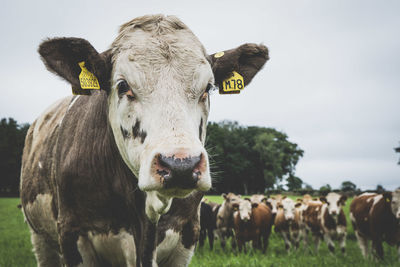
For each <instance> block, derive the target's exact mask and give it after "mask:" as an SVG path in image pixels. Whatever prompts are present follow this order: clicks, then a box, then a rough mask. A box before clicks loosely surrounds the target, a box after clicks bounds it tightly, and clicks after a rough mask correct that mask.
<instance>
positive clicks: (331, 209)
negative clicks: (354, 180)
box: [326, 192, 342, 217]
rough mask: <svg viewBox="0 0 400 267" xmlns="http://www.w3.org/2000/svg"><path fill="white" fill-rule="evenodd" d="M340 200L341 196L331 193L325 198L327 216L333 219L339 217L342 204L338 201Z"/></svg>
mask: <svg viewBox="0 0 400 267" xmlns="http://www.w3.org/2000/svg"><path fill="white" fill-rule="evenodd" d="M340 198H341V195H339V194H337V193H332V192H331V193H329V194H328V195H327V196H326V200H327V203H326V204H327V208H328V213H329V215H331V216H334V217H335V216H338V215H339V212H340V209H341V208H342V203H341V202H340V201H339V200H340Z"/></svg>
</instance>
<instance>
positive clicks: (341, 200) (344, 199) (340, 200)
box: [339, 196, 347, 206]
mask: <svg viewBox="0 0 400 267" xmlns="http://www.w3.org/2000/svg"><path fill="white" fill-rule="evenodd" d="M346 200H347V196H341V197H340V199H339V202H340V203H341V204H342V205H343V206H344V205H345V204H346Z"/></svg>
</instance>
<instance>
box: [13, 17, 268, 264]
mask: <svg viewBox="0 0 400 267" xmlns="http://www.w3.org/2000/svg"><path fill="white" fill-rule="evenodd" d="M38 52H39V54H40V56H41V58H42V60H43V62H44V63H45V65H46V67H47V69H48V70H49V71H50V72H52V73H54V74H56V75H57V76H59V77H61V78H63V79H64V80H66V81H67V82H68V83H69V84H70V85H71V88H72V91H73V92H74V94H77V95H75V96H70V97H66V98H64V99H62V100H59V101H58V102H56V103H55V104H53V105H52V106H51V107H49V108H48V109H47V110H46V111H45V112H44V113H43V114H42V115H40V117H39V118H38V119H37V120H35V122H34V123H33V124H32V125H31V127H30V128H29V130H28V133H27V136H26V140H25V147H24V151H23V158H22V169H21V185H20V192H21V201H22V210H23V213H24V217H25V220H26V222H27V224H28V226H29V229H30V232H31V240H32V244H33V248H34V254H35V257H36V260H37V263H38V266H61V265H65V266H77V265H83V266H104V265H112V266H156V265H159V266H186V265H188V264H189V262H190V259H191V257H192V255H193V251H194V247H195V244H196V242H197V241H198V236H199V230H200V220H199V215H200V214H199V213H200V202H201V199H202V197H203V195H204V192H206V191H207V190H208V189H209V188H210V187H211V177H210V172H209V161H208V155H207V152H206V150H205V149H204V141H205V136H206V126H207V118H208V113H209V107H210V97H209V94H210V92H211V91H212V90H214V89H215V88H218V87H221V85H222V83H223V81H224V80H226V79H228V78H229V77H231V76H232V75H233V71H235V72H237V73H239V74H240V75H241V76H242V77H243V81H244V86H247V85H248V84H249V83H250V82H251V80H252V79H253V77H254V76H255V74H256V73H257V72H258V71H259V70H260V69H261V68H262V67H263V65H264V64H265V62H266V61H267V60H268V49H267V48H266V47H265V46H264V45H257V44H244V45H241V46H239V47H238V48H235V49H231V50H226V51H222V52H219V53H216V54H211V55H208V54H207V53H206V50H205V49H204V47H203V46H202V44H201V43H200V41H199V40H198V39H197V37H196V36H195V35H194V34H193V33H192V32H191V31H190V29H189V28H188V27H187V26H186V25H185V24H184V23H183V22H182V21H180V20H179V19H178V18H177V17H175V16H164V15H147V16H143V17H139V18H135V19H133V20H131V21H129V22H127V23H125V24H124V25H122V26H121V28H120V30H119V33H118V36H117V38H116V39H115V40H114V41H113V42H112V44H111V46H110V49H108V50H106V51H104V52H103V53H98V52H97V51H96V50H95V48H94V47H93V46H92V45H91V44H90V43H89V42H88V41H86V40H84V39H81V38H53V39H47V40H45V41H43V42H42V43H41V44H40V46H39V49H38Z"/></svg>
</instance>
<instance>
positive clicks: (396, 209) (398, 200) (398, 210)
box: [390, 189, 400, 220]
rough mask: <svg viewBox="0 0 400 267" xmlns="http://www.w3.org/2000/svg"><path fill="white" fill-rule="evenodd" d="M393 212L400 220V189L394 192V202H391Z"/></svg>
mask: <svg viewBox="0 0 400 267" xmlns="http://www.w3.org/2000/svg"><path fill="white" fill-rule="evenodd" d="M390 207H391V208H392V213H393V215H394V216H395V217H396V219H398V220H400V189H397V190H396V191H394V192H393V193H392V202H391V203H390Z"/></svg>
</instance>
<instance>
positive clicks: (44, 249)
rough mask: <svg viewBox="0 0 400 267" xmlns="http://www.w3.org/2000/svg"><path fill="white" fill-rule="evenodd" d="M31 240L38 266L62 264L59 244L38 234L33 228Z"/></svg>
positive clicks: (45, 266)
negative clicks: (58, 248)
mask: <svg viewBox="0 0 400 267" xmlns="http://www.w3.org/2000/svg"><path fill="white" fill-rule="evenodd" d="M31 240H32V245H33V252H34V254H35V257H36V261H37V264H38V267H47V266H49V267H52V266H61V259H60V256H59V254H58V251H57V247H58V246H57V244H54V243H49V240H48V238H46V237H44V236H42V235H40V234H36V233H35V232H34V231H33V230H31Z"/></svg>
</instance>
